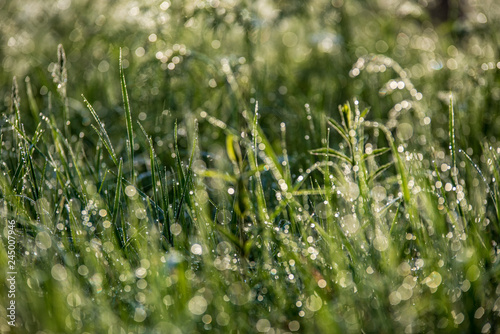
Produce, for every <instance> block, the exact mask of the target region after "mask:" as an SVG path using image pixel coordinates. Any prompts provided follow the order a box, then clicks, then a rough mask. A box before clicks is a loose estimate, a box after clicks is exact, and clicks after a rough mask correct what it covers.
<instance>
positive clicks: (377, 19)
mask: <svg viewBox="0 0 500 334" xmlns="http://www.w3.org/2000/svg"><path fill="white" fill-rule="evenodd" d="M0 16H1V17H0V22H1V23H0V61H1V66H2V71H1V72H0V84H1V87H2V90H1V92H0V98H1V101H2V103H1V108H2V109H3V110H4V111H6V110H8V109H9V107H10V104H11V102H10V88H9V87H10V86H11V82H12V77H13V76H16V77H17V78H18V81H19V82H20V89H21V96H25V94H26V93H25V90H26V88H25V85H24V79H25V77H27V76H29V77H30V78H31V85H32V87H33V90H34V95H35V97H36V100H37V102H38V105H39V107H40V108H41V109H42V110H43V108H47V105H48V103H47V92H48V91H53V90H54V89H55V87H54V86H55V84H54V83H53V81H52V79H51V71H52V69H53V67H54V64H55V62H56V60H57V56H56V50H57V45H58V44H59V43H61V44H62V45H63V46H64V48H65V50H66V55H67V69H68V88H67V90H68V96H69V105H70V116H71V118H72V120H73V121H72V125H71V126H72V128H73V130H74V131H73V133H78V132H79V131H80V130H81V131H83V132H85V133H86V132H87V131H85V130H84V129H85V128H86V127H88V126H89V124H90V114H89V113H88V111H87V110H86V109H85V108H84V105H83V103H82V99H81V97H80V95H81V94H85V96H86V97H87V99H88V100H89V101H90V102H91V103H92V104H93V105H94V107H95V109H96V110H97V112H98V113H99V115H100V116H101V118H102V119H103V121H104V122H105V123H106V124H107V125H108V132H109V133H110V135H111V136H112V137H113V136H115V135H116V136H117V137H118V138H119V137H122V135H123V133H122V132H121V130H120V129H122V128H123V126H124V122H125V120H124V119H121V120H120V121H117V119H118V117H117V116H118V115H119V113H120V112H121V111H120V110H121V109H120V104H121V96H120V87H119V75H118V58H119V49H120V48H122V54H123V58H124V67H125V68H126V77H127V81H128V86H129V90H130V99H131V104H132V113H133V117H135V119H139V120H140V121H141V122H142V123H143V124H144V125H145V128H146V129H147V130H148V131H149V133H151V134H152V135H153V138H154V140H155V142H156V143H157V144H159V146H161V143H162V142H171V140H169V139H171V138H172V136H173V133H172V131H170V129H172V124H173V122H174V121H175V120H176V119H178V120H179V122H180V127H181V128H183V127H185V128H189V127H190V125H189V124H192V122H191V123H189V120H190V119H193V118H194V117H198V115H199V113H200V111H202V110H205V111H206V112H207V113H208V114H209V115H213V116H215V117H217V118H219V119H221V120H223V121H225V122H227V123H229V124H230V125H235V126H237V125H240V124H239V123H241V111H243V110H245V109H248V108H251V109H253V104H254V102H255V101H258V102H259V105H260V112H261V116H262V117H261V124H262V126H263V127H264V128H265V129H268V130H269V133H270V134H272V133H274V132H276V133H278V132H279V123H280V122H281V121H282V120H284V121H285V122H286V124H287V127H288V129H289V132H290V133H295V131H297V130H299V131H300V130H301V129H302V126H303V124H304V122H306V116H307V113H306V111H305V109H306V108H305V107H304V105H305V104H309V108H310V110H311V112H312V113H313V114H314V113H315V112H319V111H321V112H323V111H326V112H327V113H328V114H336V113H335V111H336V109H337V106H338V105H339V104H341V103H344V102H345V101H347V100H352V98H354V97H356V98H358V99H359V100H360V102H361V105H362V106H370V107H371V109H372V112H371V113H370V117H371V118H373V119H375V120H377V119H387V118H388V117H389V115H392V116H391V117H402V118H405V119H407V121H408V122H407V124H414V125H415V124H418V123H417V122H420V123H421V124H424V123H422V122H424V121H423V119H422V118H423V117H425V116H428V117H430V118H431V119H432V129H433V131H434V132H435V134H436V135H437V138H442V139H443V140H444V141H445V139H446V138H447V132H446V124H447V112H446V110H447V108H448V103H449V92H452V93H453V94H454V100H455V101H456V110H457V119H458V122H457V123H458V124H459V129H458V130H457V134H458V141H459V144H460V145H461V146H462V147H464V148H465V147H470V148H472V150H473V151H476V152H477V151H479V143H480V141H481V140H483V138H484V137H485V136H486V137H488V139H489V140H490V141H493V142H494V141H495V138H496V137H498V135H499V132H500V118H499V117H498V115H499V113H498V111H499V105H498V100H499V99H500V86H499V78H500V76H499V74H498V73H499V68H500V62H498V61H499V59H500V58H499V57H498V52H499V47H498V45H499V43H498V42H499V41H498V38H499V36H500V29H499V28H500V27H499V25H500V17H499V16H500V4H499V3H498V2H496V1H493V0H489V1H437V0H436V1H432V0H420V1H390V0H380V1H346V2H344V1H342V0H332V1H326V0H316V1H278V0H275V1H270V0H265V1H264V0H263V1H240V0H227V1H226V0H213V1H178V2H170V1H84V0H73V1H71V0H59V1H43V2H41V1H29V0H28V1H8V0H7V1H6V0H3V1H0ZM373 55H383V56H385V57H390V58H391V59H393V60H394V62H395V63H397V64H399V65H400V68H397V69H396V70H395V69H394V66H392V64H393V63H391V61H390V60H388V59H384V58H383V57H381V56H378V57H373ZM363 57H365V58H364V59H365V60H366V61H365V62H364V63H363V62H361V63H359V62H358V63H357V61H358V59H360V58H363ZM370 59H371V61H369V60H370ZM384 62H385V63H384ZM355 64H357V65H363V66H359V67H360V68H359V69H357V68H356V67H355ZM388 64H389V65H388ZM353 66H354V67H353ZM401 76H404V78H401ZM231 78H233V79H231ZM403 79H404V80H403ZM391 80H392V81H391ZM400 82H403V83H402V84H401V83H400ZM405 83H406V84H405ZM408 83H411V84H413V86H411V87H408ZM398 84H399V85H398ZM392 88H395V89H392ZM412 89H413V90H412ZM419 93H420V94H419ZM422 96H423V97H425V98H423V99H422ZM25 101H26V99H25ZM404 101H406V102H404ZM407 109H408V111H407ZM391 110H392V111H391ZM399 114H401V116H400V115H399ZM25 122H27V123H28V124H26V126H27V127H28V128H30V124H29V122H28V121H27V120H26V119H25ZM191 126H192V125H191ZM201 126H202V127H203V124H202V125H201ZM31 127H33V125H31ZM113 130H116V133H115V131H113ZM413 130H414V131H413V132H414V137H413V138H412V139H413V141H414V142H416V143H417V142H418V136H417V135H418V129H416V127H415V129H413ZM187 132H189V131H186V133H187ZM209 132H210V133H206V136H207V137H206V138H205V137H204V138H205V139H206V140H210V141H211V142H212V141H213V140H215V139H217V138H216V137H217V136H218V134H217V133H213V131H209ZM202 133H203V131H202ZM181 134H182V132H181ZM271 136H272V135H271ZM166 137H167V138H166ZM276 137H278V136H276ZM202 139H203V138H202ZM289 139H290V140H291V141H292V142H291V145H293V146H294V147H298V148H299V151H300V147H304V148H310V147H318V144H319V143H310V145H300V144H301V143H303V142H304V138H303V136H300V135H297V136H290V138H289ZM420 144H426V143H425V140H423V141H420ZM93 145H94V142H92V141H90V142H89V147H90V148H91V147H92V146H93ZM202 145H203V141H202ZM181 146H182V142H181ZM297 153H300V152H297ZM160 154H161V152H160ZM298 156H300V154H299V155H298Z"/></svg>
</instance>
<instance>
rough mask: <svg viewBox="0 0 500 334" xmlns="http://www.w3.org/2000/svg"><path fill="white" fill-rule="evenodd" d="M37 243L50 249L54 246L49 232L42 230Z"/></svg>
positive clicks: (36, 240) (43, 247) (37, 237)
mask: <svg viewBox="0 0 500 334" xmlns="http://www.w3.org/2000/svg"><path fill="white" fill-rule="evenodd" d="M35 243H36V246H37V247H38V248H40V249H49V248H50V247H51V246H52V239H51V238H50V235H49V234H48V233H47V232H45V231H42V232H39V233H38V234H37V235H36V238H35Z"/></svg>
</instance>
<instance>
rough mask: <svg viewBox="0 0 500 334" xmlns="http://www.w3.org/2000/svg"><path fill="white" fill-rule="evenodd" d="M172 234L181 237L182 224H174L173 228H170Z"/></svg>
mask: <svg viewBox="0 0 500 334" xmlns="http://www.w3.org/2000/svg"><path fill="white" fill-rule="evenodd" d="M170 232H172V234H173V235H176V236H177V235H179V234H181V232H182V226H181V225H180V224H177V223H175V224H172V226H170Z"/></svg>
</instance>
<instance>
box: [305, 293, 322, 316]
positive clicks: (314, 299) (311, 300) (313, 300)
mask: <svg viewBox="0 0 500 334" xmlns="http://www.w3.org/2000/svg"><path fill="white" fill-rule="evenodd" d="M321 306H323V300H322V299H321V297H320V296H318V295H311V296H309V297H308V298H307V299H306V308H307V309H308V310H309V311H312V312H317V311H319V310H320V309H321Z"/></svg>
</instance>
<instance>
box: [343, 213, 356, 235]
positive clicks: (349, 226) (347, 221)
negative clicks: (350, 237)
mask: <svg viewBox="0 0 500 334" xmlns="http://www.w3.org/2000/svg"><path fill="white" fill-rule="evenodd" d="M342 228H343V229H344V232H346V233H349V234H355V233H356V232H357V231H358V230H359V223H358V220H357V219H356V217H355V216H354V215H347V216H344V218H343V221H342Z"/></svg>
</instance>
